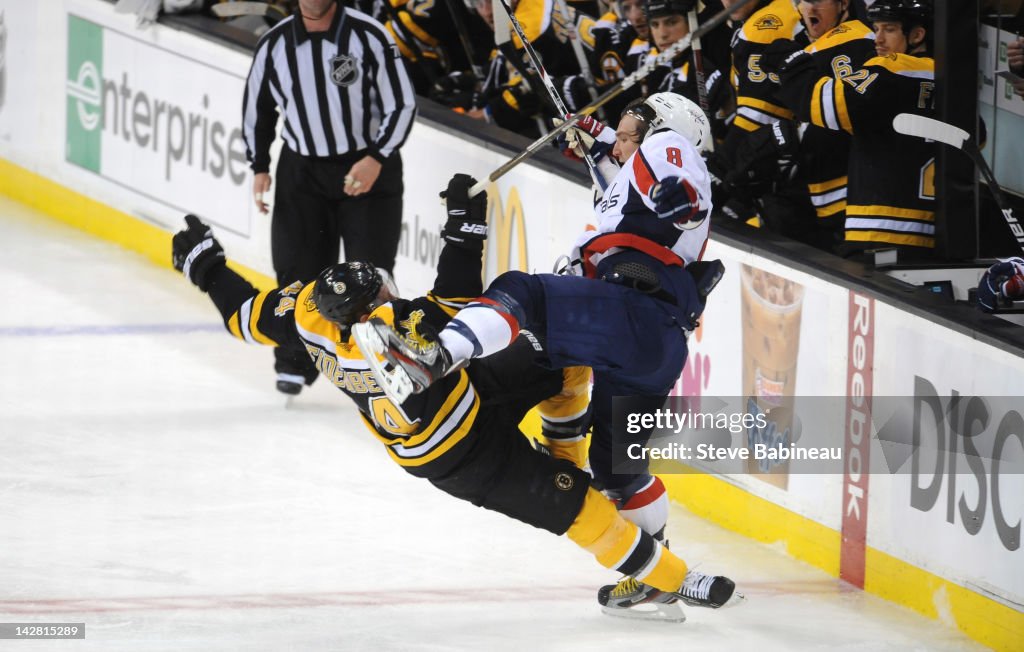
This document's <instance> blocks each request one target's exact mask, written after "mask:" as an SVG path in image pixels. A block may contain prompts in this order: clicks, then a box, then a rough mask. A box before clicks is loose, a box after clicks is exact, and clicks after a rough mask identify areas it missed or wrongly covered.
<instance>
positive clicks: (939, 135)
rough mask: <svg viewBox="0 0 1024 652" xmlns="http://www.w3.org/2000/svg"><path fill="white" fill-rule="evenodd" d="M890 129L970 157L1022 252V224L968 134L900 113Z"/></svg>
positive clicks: (933, 121)
mask: <svg viewBox="0 0 1024 652" xmlns="http://www.w3.org/2000/svg"><path fill="white" fill-rule="evenodd" d="M892 128H893V129H894V130H895V131H896V133H899V134H903V135H906V136H916V137H918V138H925V139H928V140H934V141H937V142H940V143H945V144H946V145H949V146H950V147H955V148H956V149H958V150H960V151H961V152H964V153H965V154H967V155H968V156H970V157H971V160H972V161H974V165H975V166H976V167H977V168H978V171H980V172H981V176H982V177H984V178H985V183H986V184H987V185H988V188H989V190H990V191H991V192H992V197H993V198H994V199H995V201H996V206H998V207H999V211H1000V213H1002V216H1003V219H1004V220H1005V221H1006V225H1007V226H1008V227H1010V233H1011V234H1012V235H1013V239H1014V240H1015V241H1016V242H1017V247H1018V248H1019V249H1020V251H1021V253H1022V254H1024V226H1022V225H1021V223H1020V221H1019V220H1018V219H1017V217H1016V216H1015V215H1014V214H1013V207H1012V206H1010V202H1009V201H1007V199H1006V196H1005V195H1004V194H1003V189H1002V188H1001V187H1000V186H999V182H998V181H996V176H995V174H993V173H992V168H990V167H989V166H988V163H987V162H986V161H985V157H984V156H982V155H981V150H979V149H978V146H977V145H976V144H974V141H973V140H972V139H971V135H970V134H969V133H967V132H966V131H964V130H963V129H961V128H960V127H957V126H955V125H951V124H947V123H945V122H942V121H940V120H935V119H934V118H926V117H924V116H920V115H914V114H912V113H900V114H899V115H897V116H896V117H895V118H893V119H892Z"/></svg>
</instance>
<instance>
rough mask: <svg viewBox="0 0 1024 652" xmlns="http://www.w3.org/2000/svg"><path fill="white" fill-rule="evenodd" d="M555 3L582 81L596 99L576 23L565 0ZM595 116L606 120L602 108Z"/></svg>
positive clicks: (592, 97)
mask: <svg viewBox="0 0 1024 652" xmlns="http://www.w3.org/2000/svg"><path fill="white" fill-rule="evenodd" d="M555 3H556V4H557V5H558V11H559V13H561V14H562V18H564V19H565V23H566V25H567V26H568V29H569V41H570V43H571V44H572V52H573V54H574V55H575V56H576V63H578V64H579V66H580V74H581V75H583V81H585V82H586V83H587V92H588V93H589V94H590V99H591V100H596V99H597V82H596V81H595V80H594V73H593V72H592V71H591V70H590V62H589V61H587V53H586V52H584V51H583V44H582V43H581V42H580V34H579V31H578V29H577V23H576V21H574V20H573V18H574V17H573V16H572V14H570V13H569V5H567V4H566V2H565V0H555ZM597 117H598V118H600V119H601V122H606V121H607V118H606V116H605V114H604V110H603V109H598V112H597Z"/></svg>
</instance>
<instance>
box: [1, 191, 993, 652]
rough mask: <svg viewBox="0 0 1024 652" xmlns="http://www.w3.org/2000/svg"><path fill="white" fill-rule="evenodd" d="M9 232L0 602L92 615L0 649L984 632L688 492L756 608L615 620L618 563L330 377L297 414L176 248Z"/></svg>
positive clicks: (699, 545)
mask: <svg viewBox="0 0 1024 652" xmlns="http://www.w3.org/2000/svg"><path fill="white" fill-rule="evenodd" d="M0 233H2V235H0V270H2V271H0V274H2V283H0V303H2V305H3V306H4V309H3V310H2V311H0V360H2V369H3V372H2V374H0V622H32V623H42V622H84V623H85V624H86V638H85V640H74V641H70V640H69V641H34V642H31V643H30V642H26V641H0V650H62V651H63V650H74V651H76V652H77V651H85V650H89V651H93V650H97V651H100V650H102V651H109V650H125V651H140V652H142V651H151V650H168V651H182V650H202V651H215V650H273V651H284V650H303V651H307V650H308V651H320V650H345V651H349V650H353V651H354V650H403V651H404V650H411V651H438V652H439V651H442V650H474V651H476V650H480V651H489V650H517V651H518V650H524V649H527V650H531V652H537V651H541V650H558V651H560V652H564V651H570V650H587V651H594V652H599V651H604V650H652V651H661V650H676V649H683V650H728V651H733V650H758V652H767V651H768V650H825V649H827V650H830V651H837V650H911V649H919V650H954V649H956V650H960V649H975V648H977V647H978V646H976V645H975V644H974V643H972V642H971V641H970V640H969V639H967V638H966V637H964V636H963V635H962V634H960V633H959V632H957V631H956V630H954V629H953V628H951V627H949V626H947V625H944V624H941V623H939V622H936V621H931V620H928V619H926V618H923V617H920V616H918V615H916V614H914V613H912V612H910V611H908V610H906V609H903V608H901V607H899V606H896V605H894V604H892V603H889V602H886V601H884V600H881V599H879V598H876V597H873V596H869V595H866V594H864V593H862V592H861V591H859V590H856V589H853V588H851V587H849V586H848V585H846V584H844V583H843V582H841V581H839V580H837V579H835V578H832V577H829V576H828V575H826V574H825V573H823V572H821V571H819V570H817V569H815V568H812V567H810V566H808V565H805V564H803V563H801V562H798V561H795V560H793V559H792V558H790V557H788V556H786V555H785V554H784V553H783V552H781V549H780V548H777V547H772V546H765V545H762V544H758V543H754V542H751V541H750V540H748V539H746V538H744V537H741V536H739V535H736V534H734V533H731V532H728V531H725V530H723V529H721V528H719V527H717V526H715V525H712V524H709V523H708V522H706V521H703V520H701V519H698V518H696V517H695V516H693V515H691V514H689V513H688V512H686V511H685V510H683V509H682V508H680V507H677V506H674V507H673V513H672V516H671V520H670V522H669V538H670V540H671V542H672V547H673V549H674V550H676V551H677V552H679V553H680V554H681V555H682V556H683V557H684V558H685V559H686V560H687V561H688V562H689V563H690V564H691V565H699V567H700V568H701V570H703V571H705V572H718V573H722V574H726V575H729V576H730V577H732V578H733V579H734V580H735V581H736V583H737V585H738V587H739V589H740V590H742V591H744V592H745V593H746V595H747V598H748V599H747V601H746V603H745V604H742V605H741V606H739V607H736V608H732V609H723V610H719V611H711V610H700V609H694V608H688V609H686V612H687V616H688V621H687V622H686V623H684V624H668V623H651V622H636V621H628V620H622V619H616V618H611V617H608V616H605V615H602V614H601V612H600V610H599V608H598V605H597V602H596V598H595V594H596V590H597V587H598V586H600V585H601V584H604V583H609V582H612V581H614V580H615V579H616V575H615V574H614V573H613V572H611V571H608V570H606V569H603V568H601V567H600V566H599V565H598V564H597V562H596V561H595V560H594V559H593V558H592V557H591V556H590V555H589V554H587V553H585V552H584V551H582V550H580V549H579V548H577V547H576V546H575V545H574V544H572V542H570V541H569V540H568V539H566V538H564V537H562V538H558V537H555V536H553V535H551V534H548V533H546V532H543V531H541V530H536V529H532V528H530V527H529V526H526V525H523V524H521V523H518V522H516V521H512V520H510V519H508V518H506V517H503V516H501V515H499V514H494V513H490V512H487V511H485V510H482V509H478V508H475V507H473V506H472V505H469V504H466V503H462V502H459V501H456V500H455V499H453V498H450V497H448V496H447V495H445V494H442V493H441V492H439V491H437V490H436V489H434V488H433V487H432V486H430V485H429V484H428V483H427V482H425V481H423V480H417V479H415V478H412V477H411V476H408V475H406V474H405V473H404V472H403V471H402V470H401V469H400V468H398V467H397V466H396V465H395V464H394V463H392V462H391V461H390V459H389V458H388V456H387V454H386V453H385V451H384V450H383V449H382V447H381V445H380V444H379V443H377V441H376V440H375V439H374V438H373V437H372V436H371V435H370V434H369V433H368V432H367V431H366V430H365V428H364V427H363V426H362V425H361V423H360V422H359V420H358V416H357V413H356V410H355V408H354V406H352V405H351V404H350V403H349V402H348V400H347V399H346V398H345V397H344V396H343V395H342V394H341V393H340V392H338V391H337V390H335V389H333V388H331V387H329V386H328V385H327V383H326V382H324V381H323V379H320V380H319V381H318V382H317V383H316V384H315V385H314V386H313V387H312V388H311V389H309V390H307V391H306V392H304V393H303V394H302V395H301V396H300V397H299V398H298V399H297V401H295V403H294V404H293V405H292V407H291V408H289V409H285V408H284V401H283V399H282V398H281V396H280V395H279V394H278V393H277V392H276V391H275V390H274V387H273V373H272V356H271V353H270V350H269V349H266V348H263V347H255V346H248V345H245V344H243V343H241V342H238V341H235V340H233V339H232V338H230V337H229V336H228V335H227V333H226V331H224V329H223V327H222V325H221V323H220V320H219V316H218V314H217V312H216V310H215V309H214V307H213V305H212V304H211V303H210V302H209V301H208V299H207V298H206V296H205V295H203V294H201V293H200V292H199V291H198V290H196V289H195V288H194V287H192V285H191V284H189V283H187V282H186V281H185V280H184V279H183V278H181V277H180V276H179V275H178V274H176V273H175V272H173V271H172V270H170V269H169V268H160V267H157V266H155V265H153V264H151V263H149V262H148V261H146V260H145V259H143V258H142V257H140V256H138V255H136V254H133V253H130V252H127V251H126V250H124V249H121V248H119V247H117V246H115V245H111V244H108V243H105V242H102V241H100V240H97V239H94V238H92V237H91V236H88V235H85V234H83V233H81V232H78V231H75V230H73V229H69V228H67V227H65V226H63V225H60V224H58V223H56V222H53V221H50V220H48V219H47V218H45V217H43V216H41V215H39V214H37V213H34V212H33V211H31V210H30V209H27V208H25V207H23V206H21V205H19V204H15V203H12V202H10V201H8V200H6V199H2V198H0ZM230 254H231V252H230V251H229V252H228V255H229V256H230ZM169 256H170V252H168V257H169Z"/></svg>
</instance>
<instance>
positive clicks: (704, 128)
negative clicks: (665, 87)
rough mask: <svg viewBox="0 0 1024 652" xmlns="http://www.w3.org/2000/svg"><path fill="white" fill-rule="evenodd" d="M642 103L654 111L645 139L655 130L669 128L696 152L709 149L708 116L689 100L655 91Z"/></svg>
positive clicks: (709, 126) (675, 94) (709, 130)
mask: <svg viewBox="0 0 1024 652" xmlns="http://www.w3.org/2000/svg"><path fill="white" fill-rule="evenodd" d="M644 104H645V105H646V106H647V107H649V108H650V109H652V110H653V111H654V117H653V118H652V119H651V120H650V125H649V127H648V129H647V133H646V134H645V135H644V138H645V139H646V138H648V137H649V136H650V135H651V134H653V133H654V132H656V131H661V130H663V129H670V130H672V131H674V132H676V133H677V134H679V135H680V136H682V137H683V138H685V139H687V140H688V141H690V142H691V143H693V146H694V147H696V148H697V151H698V152H705V151H711V146H712V145H711V125H710V124H708V117H707V116H706V115H705V114H704V111H703V110H702V109H701V108H700V107H699V106H697V105H696V104H694V103H693V102H692V101H691V100H689V99H687V98H685V97H683V96H682V95H679V94H678V93H670V92H669V93H655V94H654V95H651V96H650V97H648V98H647V99H646V100H644Z"/></svg>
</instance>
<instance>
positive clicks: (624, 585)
mask: <svg viewBox="0 0 1024 652" xmlns="http://www.w3.org/2000/svg"><path fill="white" fill-rule="evenodd" d="M639 590H640V582H638V581H636V580H635V579H633V578H632V577H626V578H623V579H622V580H620V581H619V583H618V584H616V585H615V588H614V589H612V597H613V598H622V597H625V596H627V595H631V594H633V593H636V592H637V591H639Z"/></svg>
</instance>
